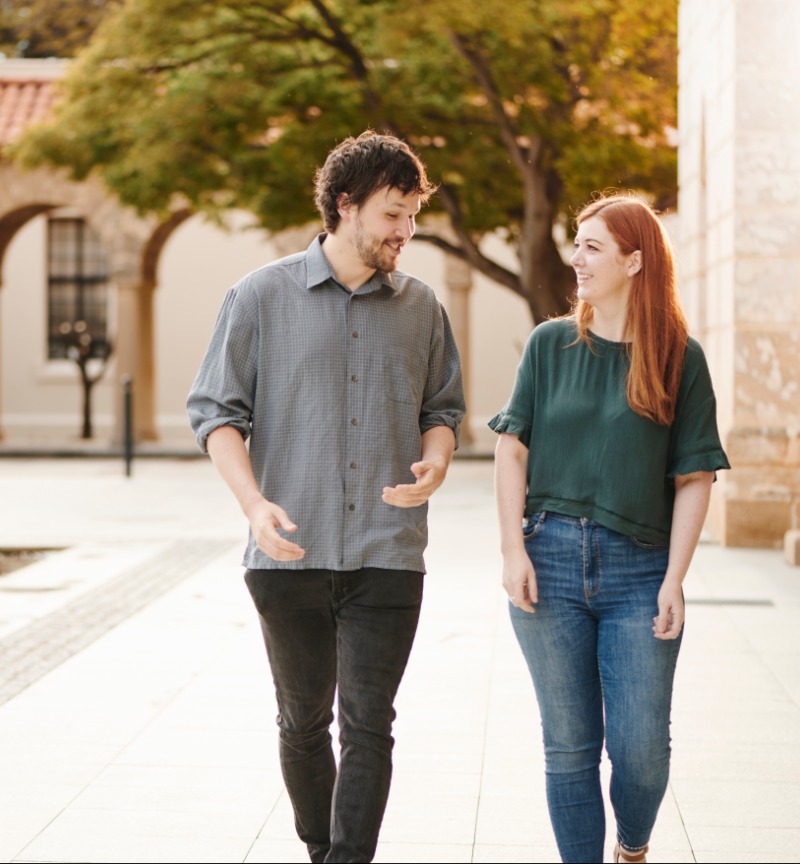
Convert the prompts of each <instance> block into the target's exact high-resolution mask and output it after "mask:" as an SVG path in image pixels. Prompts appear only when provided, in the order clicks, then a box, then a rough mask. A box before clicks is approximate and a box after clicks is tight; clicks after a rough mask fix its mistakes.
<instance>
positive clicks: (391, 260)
mask: <svg viewBox="0 0 800 864" xmlns="http://www.w3.org/2000/svg"><path fill="white" fill-rule="evenodd" d="M355 244H356V252H358V256H359V258H361V261H362V263H363V264H364V266H365V267H369V268H370V270H381V271H383V272H384V273H391V272H392V271H393V270H396V269H397V256H396V255H392V254H391V253H390V252H389V251H387V250H386V249H385V248H384V241H383V240H381V239H380V238H379V237H377V236H376V235H375V234H369V233H367V231H365V230H364V226H363V225H362V224H361V222H360V221H357V222H356V238H355Z"/></svg>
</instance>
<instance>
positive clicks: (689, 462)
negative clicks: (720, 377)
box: [668, 339, 731, 477]
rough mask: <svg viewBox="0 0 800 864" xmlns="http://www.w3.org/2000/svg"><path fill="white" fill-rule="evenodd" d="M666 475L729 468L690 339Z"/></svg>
mask: <svg viewBox="0 0 800 864" xmlns="http://www.w3.org/2000/svg"><path fill="white" fill-rule="evenodd" d="M670 450H671V453H670V460H669V470H668V475H669V476H670V477H675V476H676V475H678V476H679V475H683V474H692V473H693V472H695V471H714V472H716V471H719V470H722V469H727V468H730V467H731V466H730V462H728V457H727V456H726V455H725V451H724V450H723V448H722V442H721V441H720V437H719V431H718V429H717V403H716V399H715V398H714V388H713V386H712V384H711V376H710V374H709V371H708V364H707V363H706V359H705V355H704V354H703V350H702V348H701V347H700V345H699V344H698V343H697V342H696V341H695V340H694V339H690V340H689V346H688V347H687V352H686V360H685V363H684V374H683V380H682V381H681V388H680V391H679V393H678V405H677V407H676V412H675V422H674V424H673V429H672V442H671V448H670Z"/></svg>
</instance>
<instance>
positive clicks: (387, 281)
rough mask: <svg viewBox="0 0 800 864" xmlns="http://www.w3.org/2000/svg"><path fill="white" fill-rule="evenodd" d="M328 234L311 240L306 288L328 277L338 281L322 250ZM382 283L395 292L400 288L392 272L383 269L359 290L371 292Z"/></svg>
mask: <svg viewBox="0 0 800 864" xmlns="http://www.w3.org/2000/svg"><path fill="white" fill-rule="evenodd" d="M327 236H328V235H327V233H322V234H318V235H317V236H316V237H315V238H314V239H313V240H312V241H311V245H310V246H309V247H308V252H307V253H306V273H307V275H306V288H308V289H309V290H310V289H311V288H315V287H316V286H317V285H322V284H323V283H324V282H327V281H328V279H333V280H334V281H336V274H335V273H334V272H333V268H332V267H331V265H330V262H329V261H328V259H327V258H326V257H325V253H324V252H323V251H322V241H323V240H324V239H325V238H326V237H327ZM382 285H386V286H387V287H388V288H390V289H391V290H392V291H394V292H395V293H397V291H398V290H399V288H398V286H397V283H396V282H395V280H394V277H393V276H392V274H391V273H384V272H383V271H381V270H377V271H376V272H375V273H373V274H372V277H371V278H370V279H369V281H367V282H365V283H364V284H363V285H362V286H361V288H359V289H358V290H359V291H360V292H361V293H363V294H369V293H371V292H372V291H377V290H378V289H379V288H380V287H381V286H382Z"/></svg>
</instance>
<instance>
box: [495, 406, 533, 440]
mask: <svg viewBox="0 0 800 864" xmlns="http://www.w3.org/2000/svg"><path fill="white" fill-rule="evenodd" d="M489 428H490V429H492V430H493V431H494V432H497V434H498V435H500V434H501V433H503V432H506V433H508V434H509V435H516V436H518V437H519V440H520V441H521V442H522V443H523V444H524V445H525V446H526V447H528V448H529V449H530V443H531V424H530V423H529V422H527V421H525V420H521V419H520V418H519V417H515V416H514V415H513V414H511V413H510V412H509V411H506V410H503V411H500V412H499V413H498V414H495V415H494V417H492V419H491V420H490V421H489Z"/></svg>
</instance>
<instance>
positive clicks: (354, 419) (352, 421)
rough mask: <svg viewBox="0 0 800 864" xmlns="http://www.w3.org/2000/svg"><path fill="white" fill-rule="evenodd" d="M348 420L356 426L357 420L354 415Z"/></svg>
mask: <svg viewBox="0 0 800 864" xmlns="http://www.w3.org/2000/svg"><path fill="white" fill-rule="evenodd" d="M350 422H351V423H352V424H353V426H358V420H356V418H355V417H353V419H352V420H351V421H350Z"/></svg>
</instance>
